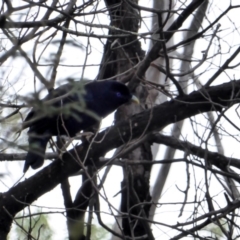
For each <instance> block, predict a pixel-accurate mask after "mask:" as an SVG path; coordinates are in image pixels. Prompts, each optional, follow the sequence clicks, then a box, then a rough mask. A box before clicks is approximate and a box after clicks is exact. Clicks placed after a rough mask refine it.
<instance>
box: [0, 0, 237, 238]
mask: <svg viewBox="0 0 240 240" xmlns="http://www.w3.org/2000/svg"><path fill="white" fill-rule="evenodd" d="M13 2H14V1H13ZM18 2H19V3H20V2H21V1H18ZM234 3H235V4H236V3H238V1H237V0H236V1H232V4H233V5H234ZM150 4H151V1H144V0H141V1H140V5H144V6H147V7H149V6H150ZM214 4H218V5H217V6H216V5H213V6H211V14H208V19H209V21H211V20H212V19H214V18H215V17H216V16H217V15H219V14H220V12H221V11H222V9H225V8H226V6H225V5H228V1H215V2H214ZM103 6H104V5H103ZM208 13H209V12H208ZM142 16H143V17H145V16H150V14H149V13H146V12H142ZM229 16H230V17H229V18H224V19H223V21H221V30H222V32H221V33H219V36H222V37H223V38H224V41H223V42H222V49H224V51H225V52H226V53H227V52H228V49H229V46H234V45H239V42H240V35H239V32H238V29H239V11H238V12H236V11H235V12H234V11H232V12H231V13H230V15H229ZM86 20H87V19H86ZM96 21H97V22H98V19H96ZM144 21H145V25H144V24H142V25H141V32H146V31H147V28H148V27H149V26H150V24H149V23H150V19H148V18H144ZM107 22H108V20H107V17H106V16H105V15H102V16H101V23H104V24H107ZM233 23H234V24H235V27H236V29H235V33H234V34H232V31H233ZM205 25H206V23H205ZM185 26H186V27H187V22H186V23H185ZM94 31H95V33H97V31H98V33H99V34H100V33H101V34H103V30H101V29H98V30H95V29H94ZM105 33H106V32H105ZM75 39H76V41H78V43H81V44H83V45H84V46H86V41H87V38H84V37H78V38H76V37H75ZM178 40H179V39H178ZM90 41H91V45H92V49H91V51H92V53H91V54H90V55H89V56H88V59H87V64H92V65H96V66H90V67H86V68H85V70H84V75H83V76H84V77H86V78H89V79H94V78H95V77H96V75H97V73H98V66H97V65H98V64H99V63H100V61H101V57H102V52H103V45H102V43H101V42H100V41H99V40H98V39H91V40H90ZM147 47H148V41H143V40H142V48H143V49H144V50H147ZM206 47H207V42H206V41H205V40H200V41H198V45H197V46H196V48H195V53H194V56H195V57H196V58H201V57H202V52H203V51H205V50H206ZM25 48H26V49H27V48H30V49H31V46H30V45H28V44H25ZM51 51H52V52H53V53H54V52H55V51H56V49H54V48H52V49H51ZM64 51H65V53H64V54H63V58H64V61H65V63H67V64H74V65H76V64H78V65H80V64H83V63H84V58H85V50H83V49H79V50H78V51H76V48H70V47H68V48H67V49H65V50H64ZM210 53H211V51H210ZM179 54H181V52H180V53H179ZM228 56H229V55H228V54H226V55H225V56H223V57H222V58H219V59H218V61H219V62H217V61H216V62H214V64H215V66H216V67H215V68H214V67H213V66H214V65H212V70H210V71H208V72H206V73H204V74H203V75H202V76H200V79H201V81H203V82H205V81H206V80H207V79H209V77H210V76H212V74H213V73H214V72H215V71H216V69H217V68H218V66H219V65H221V64H222V63H223V62H224V61H225V59H226V58H227V57H228ZM237 59H239V58H237ZM233 63H234V62H233ZM23 64H24V62H23V59H22V58H19V59H17V60H16V59H15V60H14V61H13V62H6V63H4V66H3V68H5V69H6V70H5V76H9V77H8V78H9V81H10V82H11V81H13V79H16V77H17V79H18V80H19V81H18V83H16V84H14V90H15V91H16V92H19V93H20V95H25V94H26V91H32V89H33V85H31V84H30V82H31V79H32V75H31V74H32V72H31V71H29V69H28V67H27V66H26V65H25V64H24V66H23ZM206 64H209V63H205V64H203V66H202V67H201V68H200V69H199V70H198V71H197V72H196V74H197V73H200V72H201V70H202V69H204V68H206ZM79 71H81V68H80V67H79V66H76V67H75V68H66V67H62V68H59V70H58V80H59V81H60V80H63V79H64V78H67V77H75V78H76V77H77V78H80V77H81V73H80V74H79ZM19 72H22V74H21V75H19ZM228 73H229V76H230V78H231V79H233V78H234V76H235V78H236V79H238V78H239V73H238V71H232V72H230V71H229V72H228ZM16 74H17V75H16ZM228 80H229V78H228V76H227V75H226V74H222V75H221V76H220V77H219V79H218V81H216V83H215V84H219V83H220V82H224V81H228ZM24 83H25V84H24ZM26 89H28V90H26ZM9 91H11V93H12V94H13V95H14V93H15V92H14V91H13V88H10V89H9ZM8 93H9V92H8ZM44 94H45V93H42V95H43V96H44ZM230 111H231V112H232V113H231V114H232V115H231V116H232V117H233V118H236V117H237V115H236V112H235V111H234V108H233V109H232V110H230ZM112 119H113V116H110V117H109V118H108V119H107V120H104V122H103V125H102V126H103V127H106V126H108V125H109V124H111V121H112ZM202 122H203V125H204V123H205V122H206V121H205V119H204V118H202ZM187 123H189V122H188V121H186V124H185V125H184V129H183V133H182V136H183V137H184V138H188V140H189V139H190V140H191V137H192V136H191V135H192V133H191V132H189V129H190V130H191V128H189V127H188V125H187ZM223 126H224V128H225V129H227V130H228V132H232V133H233V134H235V131H236V130H235V129H233V128H232V127H231V126H230V125H229V124H228V123H227V122H223ZM169 132H170V127H168V128H166V129H165V130H164V133H169ZM4 134H6V135H7V134H8V133H4ZM22 136H23V135H22ZM23 140H25V141H26V140H27V139H26V136H24V138H23ZM195 143H196V144H197V142H195ZM223 144H224V151H225V155H226V156H229V157H230V156H231V157H238V155H239V152H238V149H239V144H238V143H237V142H236V141H234V139H232V138H225V139H223ZM164 150H165V147H161V152H160V153H159V154H158V156H157V159H158V160H160V159H162V158H163V155H164ZM210 150H211V149H210ZM212 150H216V149H215V147H214V146H213V147H212ZM178 157H179V158H180V157H183V153H182V152H178V154H177V156H176V158H178ZM48 164H49V161H45V164H44V166H46V165H48ZM22 167H23V163H19V162H16V163H9V162H7V163H6V162H1V173H6V172H7V173H9V175H8V176H6V177H5V178H4V179H3V180H2V182H1V183H0V189H1V192H2V191H7V190H8V189H9V188H10V187H11V186H13V185H14V184H15V183H16V181H17V180H18V179H19V178H20V177H21V176H22ZM158 169H159V166H155V165H154V167H153V171H152V176H151V185H153V183H154V180H155V177H156V173H157V171H158ZM37 171H38V170H37ZM37 171H33V170H29V171H28V172H27V174H26V176H25V177H26V178H28V177H29V176H31V175H33V174H35V173H36V172H37ZM190 172H191V174H195V181H196V185H198V186H199V188H201V187H203V186H204V175H203V171H201V170H199V171H195V172H193V169H190ZM101 174H102V172H101V173H100V175H101ZM185 175H186V166H185V164H183V163H177V164H176V163H175V164H173V166H172V169H171V172H170V177H169V178H168V180H167V184H166V187H165V190H164V193H163V196H162V198H161V202H163V203H166V202H177V201H179V202H181V201H182V200H183V198H184V194H183V193H181V192H180V191H179V190H178V189H177V188H179V189H182V190H184V189H185V187H186V178H185ZM121 181H122V171H121V168H120V167H112V169H111V171H110V173H109V174H108V177H107V180H106V182H105V184H104V189H105V192H106V193H107V197H108V200H109V201H110V202H111V203H112V204H113V205H114V206H115V207H116V208H118V206H119V201H120V195H117V196H116V197H113V196H114V195H115V194H116V193H117V192H118V191H119V190H120V184H121ZM212 181H213V182H212V185H211V190H212V193H213V191H214V193H215V195H216V199H217V200H218V201H219V202H218V203H219V204H223V205H224V204H225V202H224V201H225V198H224V197H223V192H220V189H221V188H220V187H219V183H217V182H216V180H215V179H214V178H213V180H212ZM213 183H214V184H213ZM70 184H71V192H72V194H73V198H74V195H75V194H76V191H77V190H78V189H79V187H80V186H81V177H71V178H70ZM189 195H190V196H192V199H193V197H194V196H195V189H194V188H191V189H190V190H189ZM203 195H204V191H203V193H202V196H199V198H200V197H203ZM218 195H219V197H217V196H218ZM101 204H102V205H101V209H102V211H104V212H106V214H102V217H103V219H104V222H105V223H109V224H112V223H113V222H112V217H111V216H110V215H109V214H108V213H109V211H108V206H107V203H106V202H105V201H102V203H101ZM33 205H36V206H38V207H42V211H43V212H50V211H52V212H56V211H59V212H63V211H64V207H63V198H62V193H61V189H60V187H59V186H58V187H56V188H55V189H54V190H53V191H51V192H49V193H47V194H45V195H44V196H42V197H41V198H39V199H38V200H37V201H36V202H35V203H33ZM178 209H179V206H177V205H169V206H165V205H164V206H162V207H161V208H159V209H158V210H157V212H156V217H155V220H156V221H159V222H163V223H166V224H167V223H172V222H173V221H172V218H176V219H177V218H178V214H179V211H178ZM191 211H192V208H189V207H188V206H186V207H185V214H184V215H183V217H182V218H178V220H177V221H178V222H181V221H183V222H184V221H185V218H186V216H187V214H188V213H189V215H190V214H191ZM49 219H50V221H49V223H50V225H51V227H52V229H53V231H54V232H55V234H54V236H53V238H52V239H53V240H62V239H64V238H65V237H67V230H66V219H65V217H64V216H63V215H62V214H60V213H59V214H51V215H50V218H49ZM94 219H95V220H96V216H94ZM153 229H154V234H155V237H156V239H161V240H165V239H166V240H167V239H169V238H170V236H172V235H174V230H169V229H165V228H164V227H162V226H158V225H153ZM12 239H14V238H12Z"/></svg>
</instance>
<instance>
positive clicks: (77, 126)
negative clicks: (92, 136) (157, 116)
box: [23, 81, 138, 172]
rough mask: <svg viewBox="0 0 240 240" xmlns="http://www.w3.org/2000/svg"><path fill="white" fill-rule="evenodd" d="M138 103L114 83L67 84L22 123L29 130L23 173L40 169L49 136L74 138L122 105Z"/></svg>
mask: <svg viewBox="0 0 240 240" xmlns="http://www.w3.org/2000/svg"><path fill="white" fill-rule="evenodd" d="M130 100H132V101H134V102H138V99H137V98H136V97H135V96H134V95H133V94H131V93H130V91H129V89H128V87H127V86H125V85H124V84H122V83H120V82H116V81H91V82H89V83H87V84H85V85H83V83H82V82H81V81H79V82H75V81H72V82H69V83H67V84H65V85H62V86H60V87H58V88H56V89H54V90H52V91H51V92H50V93H49V94H48V95H47V96H46V97H45V98H44V99H43V100H40V101H39V102H37V104H36V106H34V107H33V108H32V110H31V112H30V113H29V114H28V116H27V117H26V120H25V122H24V125H25V127H29V131H28V135H29V137H28V142H29V151H28V153H27V156H26V161H25V165H24V169H23V172H26V171H27V170H28V168H29V166H31V167H32V168H33V169H36V168H39V167H41V166H42V164H43V161H44V156H45V151H46V147H47V143H48V141H49V139H50V138H51V136H60V135H67V136H70V137H73V136H75V135H76V133H78V132H80V131H81V130H86V129H88V128H89V127H91V126H92V125H94V124H95V123H97V122H99V121H100V120H101V118H104V117H106V116H107V115H108V114H110V113H111V112H113V111H114V110H116V109H117V108H118V107H120V106H121V105H122V104H125V103H127V102H129V101H130Z"/></svg>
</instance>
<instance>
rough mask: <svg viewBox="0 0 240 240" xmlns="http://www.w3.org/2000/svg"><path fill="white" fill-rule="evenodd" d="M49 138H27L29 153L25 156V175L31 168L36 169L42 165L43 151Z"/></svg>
mask: <svg viewBox="0 0 240 240" xmlns="http://www.w3.org/2000/svg"><path fill="white" fill-rule="evenodd" d="M48 140H49V138H48V137H45V138H33V137H29V139H28V142H29V151H28V153H27V156H26V160H25V164H24V168H23V172H24V173H25V172H26V171H27V170H28V168H29V167H30V166H31V167H32V168H33V169H37V168H39V167H41V166H42V165H43V161H44V156H45V151H46V147H47V143H48Z"/></svg>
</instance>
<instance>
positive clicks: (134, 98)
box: [131, 95, 140, 104]
mask: <svg viewBox="0 0 240 240" xmlns="http://www.w3.org/2000/svg"><path fill="white" fill-rule="evenodd" d="M131 101H132V102H134V103H136V104H140V102H139V99H138V98H137V97H136V96H135V95H132V99H131Z"/></svg>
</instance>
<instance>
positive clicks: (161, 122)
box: [0, 80, 240, 236]
mask: <svg viewBox="0 0 240 240" xmlns="http://www.w3.org/2000/svg"><path fill="white" fill-rule="evenodd" d="M239 91H240V80H238V81H231V82H228V83H224V84H221V85H219V86H215V87H211V88H208V89H206V90H201V91H195V92H192V93H191V94H189V95H186V96H184V97H179V98H177V99H173V100H171V101H168V102H165V103H163V104H161V105H159V106H156V107H154V108H153V109H150V110H147V111H144V112H142V113H139V114H136V115H134V116H133V117H131V118H130V120H127V121H123V122H120V123H119V124H117V125H116V126H113V127H110V128H108V129H106V130H105V131H103V132H101V133H99V134H98V135H97V136H96V138H95V142H94V143H93V144H92V145H91V149H90V151H89V152H88V150H89V149H88V147H89V146H88V145H86V144H85V145H80V146H78V147H76V148H75V149H72V150H71V151H69V152H67V153H65V154H64V155H63V158H62V160H57V161H54V162H53V163H52V164H50V165H49V166H48V167H46V168H44V169H43V170H41V171H39V172H38V173H36V174H35V175H34V176H32V177H30V178H29V179H26V180H25V181H24V182H21V183H19V184H18V185H16V186H14V187H13V188H11V189H10V190H9V191H8V192H5V193H3V194H1V196H0V206H1V208H0V236H1V234H3V233H5V234H6V233H7V232H8V231H9V229H10V226H11V222H12V219H11V218H10V217H9V215H8V214H7V212H6V211H5V209H7V211H8V213H10V214H11V215H12V216H14V215H15V214H16V213H17V212H19V211H20V210H22V209H23V208H24V207H25V206H26V205H27V204H31V203H32V202H33V201H35V200H36V199H38V198H39V197H40V196H42V195H43V194H45V193H46V192H48V191H50V190H52V189H53V188H54V187H56V186H57V185H58V184H59V183H60V182H62V181H63V180H64V179H66V178H67V177H68V176H70V175H71V174H73V173H75V172H76V171H78V170H79V169H80V165H79V163H77V161H76V160H78V159H82V160H83V159H85V158H86V164H90V163H91V162H92V161H94V160H96V159H99V157H101V156H104V155H105V153H106V152H108V151H109V150H111V149H114V148H116V147H119V146H121V145H123V144H126V143H128V142H130V141H131V140H133V139H136V138H141V137H142V136H143V135H145V134H147V133H150V132H153V131H159V130H160V129H163V128H164V127H166V126H167V125H169V124H171V123H174V122H177V121H180V120H183V119H185V118H189V117H191V116H194V115H197V114H199V113H203V112H207V111H216V110H219V111H220V110H222V108H224V107H229V106H231V105H233V104H234V103H237V102H240V99H239ZM87 152H88V155H87V157H86V154H87ZM2 206H4V207H5V208H2Z"/></svg>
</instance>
